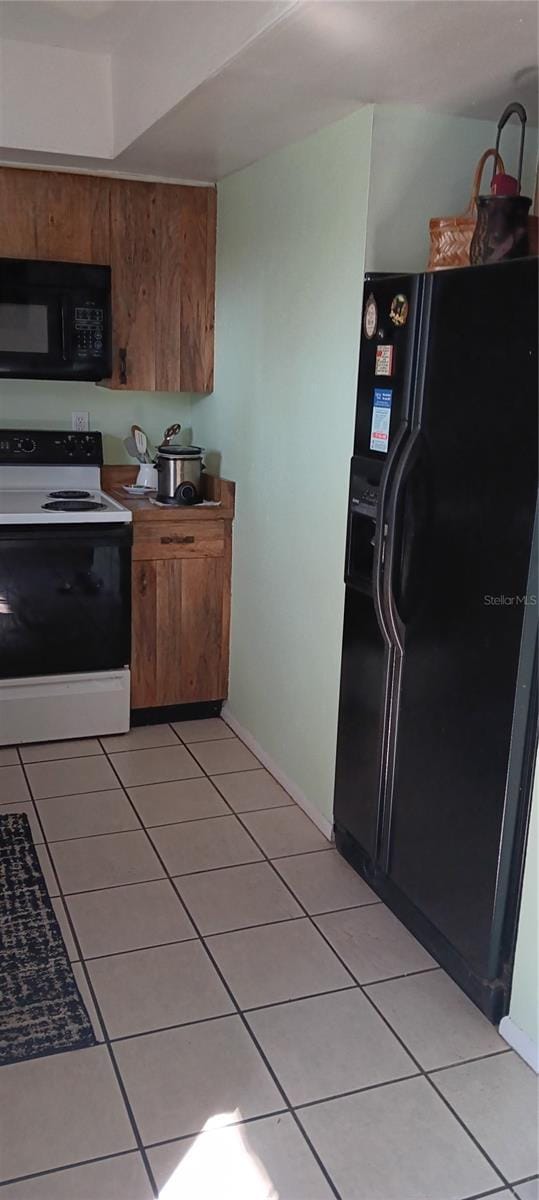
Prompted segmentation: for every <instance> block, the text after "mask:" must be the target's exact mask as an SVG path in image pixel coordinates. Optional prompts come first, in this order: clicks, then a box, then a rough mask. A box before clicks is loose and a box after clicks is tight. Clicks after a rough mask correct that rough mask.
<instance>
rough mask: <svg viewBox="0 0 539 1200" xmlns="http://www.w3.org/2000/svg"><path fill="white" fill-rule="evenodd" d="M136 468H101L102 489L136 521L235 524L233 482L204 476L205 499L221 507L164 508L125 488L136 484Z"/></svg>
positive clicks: (175, 506) (174, 506) (197, 505)
mask: <svg viewBox="0 0 539 1200" xmlns="http://www.w3.org/2000/svg"><path fill="white" fill-rule="evenodd" d="M136 476H137V468H136V467H123V466H110V467H109V466H104V467H102V468H101V486H102V488H103V491H104V492H107V494H108V495H109V496H112V499H113V500H117V501H118V502H119V503H120V504H123V505H124V506H125V508H129V509H130V510H131V512H132V513H133V521H176V522H177V521H231V520H232V519H233V517H234V493H235V484H234V483H232V481H231V480H230V479H219V478H218V477H217V476H216V475H208V474H207V473H206V472H204V474H203V476H202V480H203V484H204V495H205V498H206V499H207V500H218V501H220V504H219V505H211V507H208V508H206V507H205V506H204V505H201V504H193V505H181V504H178V505H173V506H171V507H170V508H163V507H161V506H160V505H158V504H152V503H151V502H150V500H149V499H148V497H146V496H144V497H142V496H128V495H127V492H124V491H123V489H122V485H124V484H131V483H134V482H135V479H136Z"/></svg>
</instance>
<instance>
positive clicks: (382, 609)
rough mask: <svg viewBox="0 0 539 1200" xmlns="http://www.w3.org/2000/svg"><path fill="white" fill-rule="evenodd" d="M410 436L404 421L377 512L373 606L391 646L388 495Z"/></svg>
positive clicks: (387, 465) (385, 473) (384, 474)
mask: <svg viewBox="0 0 539 1200" xmlns="http://www.w3.org/2000/svg"><path fill="white" fill-rule="evenodd" d="M407 436H408V422H407V421H403V422H402V424H401V425H400V426H399V429H398V431H397V436H396V438H395V441H394V443H393V446H392V448H391V450H390V453H389V458H388V460H387V463H386V467H385V471H384V473H383V476H382V482H381V485H380V494H379V497H378V514H377V522H376V532H375V537H374V558H373V569H372V595H373V600H374V609H375V613H376V619H377V621H378V624H379V626H380V630H381V633H382V636H383V638H384V640H385V641H386V642H387V644H388V646H392V645H393V642H394V639H393V636H392V630H391V624H390V613H389V608H388V606H387V603H386V598H385V595H384V586H383V578H384V570H385V567H387V539H388V536H389V524H388V517H387V497H388V493H389V491H390V487H391V482H392V478H393V474H394V472H395V465H396V463H397V462H398V460H399V456H400V454H401V451H402V447H403V445H404V443H405V441H406V438H407Z"/></svg>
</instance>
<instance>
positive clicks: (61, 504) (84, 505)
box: [41, 500, 107, 512]
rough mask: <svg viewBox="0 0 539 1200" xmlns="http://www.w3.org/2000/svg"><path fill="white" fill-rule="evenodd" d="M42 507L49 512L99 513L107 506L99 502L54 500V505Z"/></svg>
mask: <svg viewBox="0 0 539 1200" xmlns="http://www.w3.org/2000/svg"><path fill="white" fill-rule="evenodd" d="M41 507H42V508H46V509H48V510H49V512H97V511H98V510H99V509H105V508H106V507H107V506H106V504H100V503H99V502H98V501H97V500H53V501H52V503H50V504H42V505H41Z"/></svg>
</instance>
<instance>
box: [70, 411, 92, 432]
mask: <svg viewBox="0 0 539 1200" xmlns="http://www.w3.org/2000/svg"><path fill="white" fill-rule="evenodd" d="M71 428H72V429H74V430H75V431H76V433H87V432H88V429H89V428H90V414H89V413H87V412H75V413H71Z"/></svg>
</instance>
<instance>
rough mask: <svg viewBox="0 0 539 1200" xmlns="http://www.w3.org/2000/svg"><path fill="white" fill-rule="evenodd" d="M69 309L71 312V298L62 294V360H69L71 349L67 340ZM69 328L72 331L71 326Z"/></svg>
mask: <svg viewBox="0 0 539 1200" xmlns="http://www.w3.org/2000/svg"><path fill="white" fill-rule="evenodd" d="M68 309H69V312H71V306H70V303H69V300H68V298H67V296H62V298H61V300H60V339H61V343H62V360H63V362H68V361H69V358H70V350H71V347H70V346H68V344H67V341H68V321H67V310H68ZM69 330H70V332H71V327H69Z"/></svg>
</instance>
